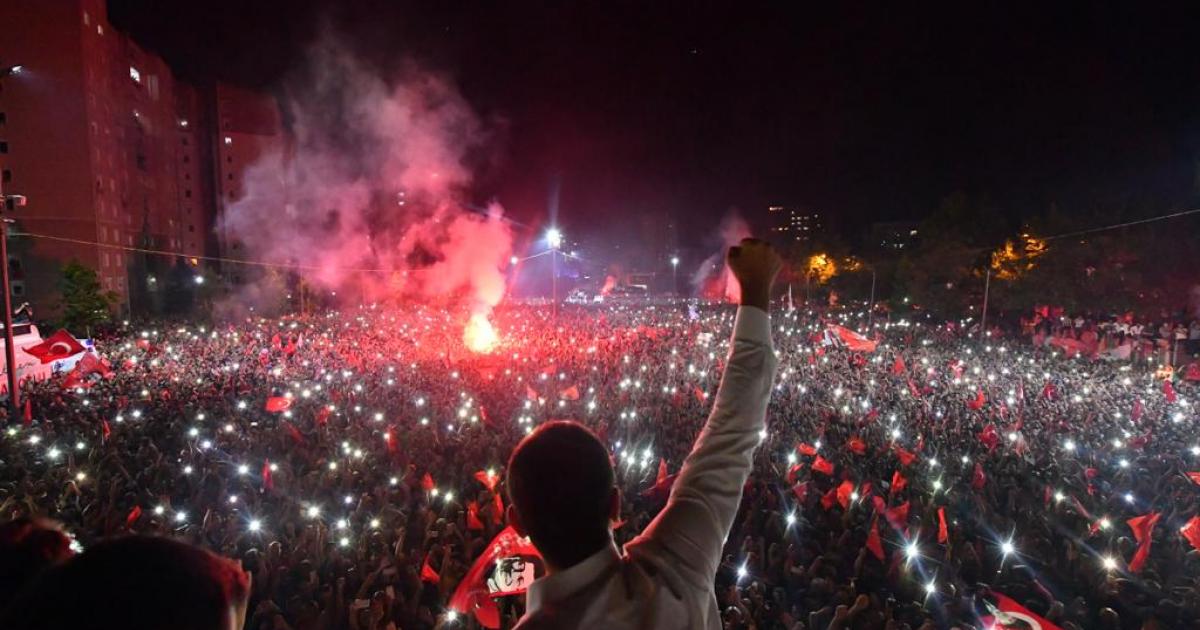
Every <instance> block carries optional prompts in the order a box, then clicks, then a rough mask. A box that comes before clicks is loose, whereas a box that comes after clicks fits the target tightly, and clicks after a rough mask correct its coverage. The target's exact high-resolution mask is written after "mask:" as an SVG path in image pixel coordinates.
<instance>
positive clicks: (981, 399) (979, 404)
mask: <svg viewBox="0 0 1200 630" xmlns="http://www.w3.org/2000/svg"><path fill="white" fill-rule="evenodd" d="M985 404H987V398H986V397H985V396H984V395H983V390H982V389H980V390H977V391H976V392H975V400H972V401H971V402H968V403H967V408H968V409H970V410H971V411H979V410H980V409H983V406H984V405H985Z"/></svg>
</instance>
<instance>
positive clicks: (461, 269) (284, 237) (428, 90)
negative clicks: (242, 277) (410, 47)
mask: <svg viewBox="0 0 1200 630" xmlns="http://www.w3.org/2000/svg"><path fill="white" fill-rule="evenodd" d="M311 62H312V65H311V67H309V68H308V69H307V74H306V76H305V80H304V81H303V82H302V84H301V85H300V86H299V87H298V89H293V91H292V97H291V98H290V100H289V101H288V102H286V103H285V104H284V109H285V110H286V112H287V114H288V116H287V118H288V119H289V124H288V125H287V126H288V134H287V137H288V140H287V141H286V142H280V143H279V144H278V146H273V147H270V148H268V149H267V150H266V152H265V153H264V154H263V155H262V156H261V158H260V159H258V160H257V162H256V163H255V164H253V165H252V166H250V167H248V168H247V169H246V171H245V179H244V184H243V188H242V196H241V197H240V198H239V199H237V200H236V201H235V202H234V203H232V204H230V206H229V207H228V209H227V211H226V213H225V216H224V217H223V220H222V221H221V223H220V224H219V225H218V230H219V232H221V233H223V235H224V236H225V237H226V238H228V239H230V240H231V241H235V242H238V243H240V244H241V245H242V249H243V250H244V252H245V257H247V258H252V259H256V260H265V261H268V262H272V263H284V264H294V265H297V266H301V267H303V270H302V271H300V272H299V273H302V274H303V276H304V280H305V281H306V282H308V283H311V284H313V285H316V286H318V287H323V288H327V289H331V290H339V289H343V288H353V289H356V291H355V294H358V293H359V291H361V295H363V296H364V297H366V298H367V299H368V300H382V299H386V298H388V297H393V296H400V295H412V294H417V295H421V296H425V297H437V298H443V297H450V298H454V299H458V300H465V301H466V302H467V303H469V304H470V306H471V307H472V308H473V310H475V311H476V312H480V311H483V312H486V311H487V310H489V309H490V307H491V306H494V305H495V304H496V303H498V302H499V301H500V300H501V298H502V297H503V295H504V291H505V281H504V275H503V268H504V265H505V264H506V262H507V259H508V256H509V253H510V249H511V247H512V235H511V233H510V230H509V228H508V226H507V224H506V223H505V221H504V220H503V217H502V212H503V211H502V209H501V208H500V206H499V205H498V204H491V206H490V207H489V208H488V210H487V211H486V213H476V212H472V211H468V210H465V209H464V202H465V199H464V196H465V194H466V187H467V186H468V184H469V183H470V181H471V168H470V166H469V163H470V159H471V157H472V156H473V155H475V154H478V153H479V152H481V151H482V150H483V149H484V148H485V143H484V140H485V138H486V134H485V130H484V129H483V126H482V125H481V123H480V121H479V119H478V117H477V116H476V115H475V113H474V112H473V111H472V109H471V107H470V106H469V105H468V104H467V103H466V101H465V100H464V99H463V97H462V96H461V94H459V92H458V90H457V89H456V88H455V87H454V86H453V85H452V84H451V83H450V82H449V81H448V80H447V79H446V78H445V77H442V76H440V75H438V74H435V73H432V72H429V71H426V70H424V69H422V68H421V67H419V66H417V65H416V64H415V63H411V62H406V63H404V64H403V67H402V68H400V69H398V71H397V72H396V73H395V74H394V75H393V76H387V77H384V76H382V75H381V73H379V72H376V71H373V70H372V69H370V68H368V67H367V66H366V65H364V64H363V63H361V62H360V61H359V60H358V59H356V58H355V57H354V56H353V55H351V54H349V53H348V52H347V51H346V50H345V49H344V48H343V47H341V46H339V45H338V44H336V43H331V42H329V41H326V42H325V43H323V44H321V45H319V46H317V47H316V48H315V49H314V51H313V54H312V56H311Z"/></svg>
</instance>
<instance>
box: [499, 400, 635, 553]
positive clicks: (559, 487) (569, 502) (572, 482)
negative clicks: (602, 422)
mask: <svg viewBox="0 0 1200 630" xmlns="http://www.w3.org/2000/svg"><path fill="white" fill-rule="evenodd" d="M507 485H508V498H509V501H510V502H512V504H513V505H515V506H516V508H517V511H518V512H520V514H521V523H522V524H523V525H524V526H525V531H526V533H527V534H529V537H530V538H531V539H533V544H534V545H536V546H537V548H538V551H540V552H541V554H542V556H543V557H545V558H546V561H547V562H549V563H551V564H553V565H554V566H556V567H562V568H566V567H570V566H572V565H575V564H577V563H579V562H580V561H582V560H584V559H585V558H587V557H588V556H590V555H592V554H593V553H595V552H597V551H599V550H600V549H601V548H603V547H604V545H606V544H608V543H609V540H610V537H611V534H610V533H609V506H610V505H611V504H610V497H611V496H612V493H613V468H612V460H611V459H609V456H608V449H606V448H605V447H604V445H603V444H601V443H600V440H599V439H598V438H597V437H596V436H595V434H593V433H592V432H591V431H589V430H588V429H587V428H585V427H583V426H582V425H580V424H578V423H575V422H567V421H555V422H547V423H545V424H543V425H541V426H539V427H538V428H537V430H535V431H534V432H533V433H531V434H529V435H528V436H526V437H525V439H524V440H521V443H520V444H518V445H517V448H516V449H514V450H513V453H512V456H511V457H510V458H509V460H508V484H507Z"/></svg>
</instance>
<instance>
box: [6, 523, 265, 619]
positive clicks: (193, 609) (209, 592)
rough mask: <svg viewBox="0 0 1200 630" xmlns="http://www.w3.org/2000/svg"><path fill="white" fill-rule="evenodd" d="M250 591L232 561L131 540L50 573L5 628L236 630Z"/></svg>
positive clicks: (162, 541) (13, 610)
mask: <svg viewBox="0 0 1200 630" xmlns="http://www.w3.org/2000/svg"><path fill="white" fill-rule="evenodd" d="M249 591H250V579H249V576H248V575H246V573H245V572H244V571H242V569H241V567H240V566H238V564H237V563H236V562H234V561H232V560H229V559H227V558H223V557H221V556H218V555H215V554H213V553H209V552H208V551H205V550H203V549H200V548H198V547H193V546H191V545H188V544H185V543H182V542H178V541H174V540H170V539H167V538H155V537H150V536H130V537H126V538H118V539H115V540H111V541H107V542H103V543H100V544H98V545H96V546H94V547H92V548H90V549H88V550H87V551H85V552H84V553H82V554H80V555H78V556H75V557H74V558H72V559H71V560H69V561H67V562H66V563H64V564H61V565H59V566H57V567H55V568H53V569H50V570H48V571H46V572H45V573H43V574H42V576H41V577H40V578H38V579H37V580H36V581H35V582H34V583H33V584H32V585H31V586H30V588H29V589H28V590H27V591H26V592H25V593H24V594H22V595H21V597H19V598H18V599H17V600H16V601H14V602H13V603H12V606H11V607H10V608H9V610H7V611H6V613H5V617H4V618H3V619H0V627H3V628H6V629H7V630H69V629H73V628H122V629H123V630H152V629H157V628H176V629H178V630H236V629H238V628H241V627H242V625H243V624H244V623H245V616H246V597H247V596H248V595H249Z"/></svg>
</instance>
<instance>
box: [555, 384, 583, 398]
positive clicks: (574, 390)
mask: <svg viewBox="0 0 1200 630" xmlns="http://www.w3.org/2000/svg"><path fill="white" fill-rule="evenodd" d="M558 395H559V396H561V397H563V398H565V399H567V400H579V388H578V387H576V386H575V385H572V386H570V387H568V388H566V389H564V390H562V391H561V392H559V393H558Z"/></svg>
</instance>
